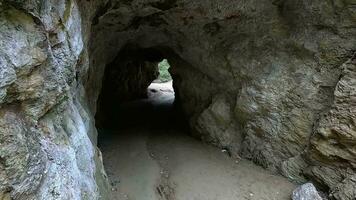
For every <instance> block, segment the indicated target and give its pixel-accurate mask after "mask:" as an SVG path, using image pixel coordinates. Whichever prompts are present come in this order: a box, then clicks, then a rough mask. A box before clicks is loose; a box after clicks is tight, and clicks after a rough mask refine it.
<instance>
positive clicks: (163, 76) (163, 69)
mask: <svg viewBox="0 0 356 200" xmlns="http://www.w3.org/2000/svg"><path fill="white" fill-rule="evenodd" d="M169 68H170V65H169V63H168V61H167V59H164V60H163V61H162V62H160V63H159V64H158V70H159V76H158V81H159V82H162V83H164V82H168V81H171V80H172V76H171V74H170V73H169V71H168V69H169Z"/></svg>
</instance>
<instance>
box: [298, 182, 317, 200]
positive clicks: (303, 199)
mask: <svg viewBox="0 0 356 200" xmlns="http://www.w3.org/2000/svg"><path fill="white" fill-rule="evenodd" d="M292 199H293V200H322V198H321V196H320V195H319V193H318V191H317V190H316V188H315V187H314V185H313V184H312V183H306V184H304V185H301V186H299V187H298V188H297V189H295V190H294V191H293V195H292Z"/></svg>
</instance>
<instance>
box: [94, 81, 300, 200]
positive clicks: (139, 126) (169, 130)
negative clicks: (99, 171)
mask: <svg viewBox="0 0 356 200" xmlns="http://www.w3.org/2000/svg"><path fill="white" fill-rule="evenodd" d="M169 84H171V83H165V84H159V83H154V84H152V85H151V86H150V88H149V98H147V99H142V100H138V101H134V102H130V103H126V104H123V105H121V108H120V113H121V115H120V116H119V117H118V119H117V120H118V125H119V126H118V128H117V129H115V130H101V131H100V134H99V136H100V137H99V147H100V149H101V150H102V153H103V159H104V165H105V169H106V171H107V174H108V176H109V179H110V181H111V183H112V191H113V193H114V199H118V200H240V199H241V200H243V199H251V200H252V199H256V200H262V199H266V200H280V199H281V200H282V199H290V195H291V193H292V190H293V189H294V188H295V187H296V186H295V185H294V184H292V183H290V182H289V181H288V180H287V179H286V178H283V177H281V176H277V175H273V174H271V173H270V172H268V171H266V170H264V169H262V168H261V167H259V166H256V165H255V164H253V163H252V162H250V161H247V160H245V159H239V160H236V159H233V158H231V157H229V155H228V154H227V153H226V152H224V151H222V150H221V149H219V148H216V147H213V146H211V145H208V144H204V143H202V142H201V141H199V140H196V139H194V138H192V137H190V136H189V135H188V133H187V132H188V131H186V129H185V128H182V127H183V124H184V122H182V121H181V120H180V117H179V114H177V113H176V112H175V109H174V108H173V106H172V103H173V100H174V92H173V90H172V89H170V87H169Z"/></svg>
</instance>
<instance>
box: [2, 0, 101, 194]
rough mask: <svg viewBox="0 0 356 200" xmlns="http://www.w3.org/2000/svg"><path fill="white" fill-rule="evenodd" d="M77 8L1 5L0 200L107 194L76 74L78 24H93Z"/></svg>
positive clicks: (80, 44)
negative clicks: (88, 22) (0, 199)
mask: <svg viewBox="0 0 356 200" xmlns="http://www.w3.org/2000/svg"><path fill="white" fill-rule="evenodd" d="M78 3H80V2H75V1H57V0H53V1H30V0H28V1H0V24H1V25H0V197H1V198H4V199H8V198H9V199H10V198H11V199H21V200H22V199H23V200H31V199H36V200H37V199H48V200H50V199H99V198H100V197H101V196H104V195H106V194H108V192H106V191H105V190H103V189H107V188H108V187H107V185H106V184H107V181H106V180H105V179H106V177H105V172H104V171H103V169H102V162H101V161H100V156H99V155H100V152H99V151H98V150H97V149H96V147H95V146H96V145H95V144H96V130H95V128H94V124H93V121H94V120H93V114H92V113H91V111H90V110H89V108H88V106H87V103H86V96H85V93H84V92H85V91H84V87H83V84H82V83H81V81H80V80H79V78H78V77H76V76H79V75H80V73H81V69H85V68H88V66H85V63H82V62H81V61H82V60H85V59H87V58H85V56H86V53H85V52H86V47H85V46H86V43H87V41H85V40H86V38H85V37H84V36H83V35H85V34H89V33H86V32H85V31H86V30H85V29H83V24H85V23H84V22H83V21H85V20H90V19H89V18H87V19H82V18H81V13H80V10H79V4H78ZM83 6H84V5H83ZM87 6H89V5H87ZM92 6H93V5H92ZM87 11H90V9H89V10H87ZM94 11H95V10H92V11H91V12H94ZM88 15H93V13H92V14H89V13H88Z"/></svg>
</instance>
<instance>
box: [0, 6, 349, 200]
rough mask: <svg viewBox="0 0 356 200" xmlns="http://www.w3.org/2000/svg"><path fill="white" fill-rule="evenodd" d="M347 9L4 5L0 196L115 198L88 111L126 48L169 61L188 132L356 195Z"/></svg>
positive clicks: (338, 195)
mask: <svg viewBox="0 0 356 200" xmlns="http://www.w3.org/2000/svg"><path fill="white" fill-rule="evenodd" d="M355 5H356V3H355V2H354V1H353V0H343V1H342V0H332V1H322V0H312V1H309V0H308V1H307V0H300V1H294V0H281V1H270V0H259V1H257V0H253V1H247V0H246V1H245V0H243V1H231V0H221V1H214V0H205V1H188V0H175V1H170V0H169V1H168V0H165V1H164V0H132V1H123V0H112V1H108V0H96V1H95V0H92V1H85V0H60V1H58V0H49V1H45V0H26V1H19V0H2V1H0V25H1V26H0V116H1V118H0V169H1V171H0V183H1V184H0V196H5V197H6V196H8V195H11V196H12V197H13V198H14V199H68V198H70V199H98V198H100V195H104V194H105V195H106V194H109V192H107V191H105V188H106V189H108V188H109V187H108V186H107V185H106V184H107V182H106V181H105V173H104V171H103V169H102V163H101V161H100V152H98V151H97V149H96V148H95V145H96V130H95V126H94V120H93V119H94V114H95V112H96V110H97V109H96V107H97V106H96V105H97V99H98V97H99V94H100V92H101V88H102V86H103V82H102V81H103V77H104V75H105V68H106V66H109V64H110V63H113V61H115V59H116V58H118V55H119V53H120V52H122V50H123V48H124V47H126V46H127V45H132V46H135V47H136V48H137V49H138V50H140V49H150V50H152V51H156V52H159V54H160V56H161V57H162V58H167V59H168V61H169V63H170V64H171V66H172V68H171V73H172V75H173V79H174V87H175V90H176V95H177V98H178V99H177V100H178V102H180V104H181V106H182V107H183V109H184V111H185V113H186V116H187V117H188V118H189V121H190V125H191V128H192V133H193V134H194V135H195V136H197V137H200V138H202V139H204V140H207V141H209V142H212V143H214V144H215V145H218V146H221V147H224V148H227V149H229V150H230V151H231V152H232V153H233V154H234V155H236V156H237V155H241V156H244V157H246V158H249V159H251V160H253V161H254V162H256V163H257V164H260V165H262V166H264V167H266V168H268V169H270V170H273V171H275V172H279V173H281V174H283V175H285V176H287V177H289V178H291V179H292V180H295V181H297V182H305V181H306V180H307V179H310V180H312V181H314V182H316V183H318V184H317V185H318V186H319V187H320V188H322V189H323V190H325V191H326V192H329V193H330V195H331V197H332V198H335V199H346V200H348V199H350V200H351V199H355V198H356V194H355V190H353V188H355V178H354V177H355V176H356V172H355V171H356V160H355V158H356V150H355V146H356V145H355V141H356V134H355V120H356V116H355V115H356V113H355V109H354V108H355V107H356V106H355V105H356V104H355V102H356V99H355V87H356V86H355V79H356V77H355V68H356V65H355V58H354V55H355V52H356V37H355V35H356V30H355V29H356V28H355V27H356V15H355V13H356V11H355V9H356V7H355ZM147 61H149V62H152V61H150V59H147ZM151 64H152V63H150V64H149V65H151ZM117 67H118V68H120V67H125V65H121V64H119V65H117ZM120 70H124V69H123V68H122V69H120ZM120 70H119V71H120ZM128 78H129V77H128ZM144 78H146V77H144ZM147 80H148V79H147ZM104 84H105V83H104ZM130 84H131V83H130ZM99 109H101V108H100V107H99ZM39 158H40V159H39ZM83 166H85V167H83ZM55 180H57V182H56V181H55ZM79 180H80V181H79ZM29 183H31V184H29ZM68 188H69V189H68ZM64 191H65V192H64ZM103 198H108V197H103Z"/></svg>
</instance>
